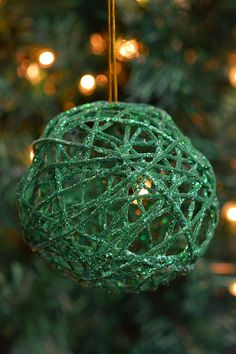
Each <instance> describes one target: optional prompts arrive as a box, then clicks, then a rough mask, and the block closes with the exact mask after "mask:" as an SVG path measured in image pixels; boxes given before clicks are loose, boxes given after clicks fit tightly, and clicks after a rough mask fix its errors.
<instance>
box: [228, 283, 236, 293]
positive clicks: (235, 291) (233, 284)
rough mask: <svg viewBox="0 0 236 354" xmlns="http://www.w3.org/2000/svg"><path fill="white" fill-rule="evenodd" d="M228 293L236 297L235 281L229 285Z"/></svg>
mask: <svg viewBox="0 0 236 354" xmlns="http://www.w3.org/2000/svg"><path fill="white" fill-rule="evenodd" d="M229 292H230V294H231V295H233V296H236V281H233V282H232V283H230V284H229Z"/></svg>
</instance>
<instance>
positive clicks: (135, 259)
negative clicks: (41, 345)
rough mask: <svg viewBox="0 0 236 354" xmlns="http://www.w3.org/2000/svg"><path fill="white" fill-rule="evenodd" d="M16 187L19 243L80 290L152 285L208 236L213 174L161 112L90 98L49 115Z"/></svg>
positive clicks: (213, 215)
mask: <svg viewBox="0 0 236 354" xmlns="http://www.w3.org/2000/svg"><path fill="white" fill-rule="evenodd" d="M34 151H35V157H34V160H33V163H32V165H31V167H30V168H29V170H28V171H27V173H26V175H25V176H24V177H23V179H22V181H21V183H20V186H19V210H20V218H21V221H22V225H23V231H24V237H25V240H26V242H27V243H28V244H29V245H30V246H31V247H32V249H33V250H35V251H37V252H39V253H40V255H41V256H42V257H43V258H45V260H46V261H47V262H49V263H50V264H51V265H53V266H54V267H55V268H56V269H58V270H59V271H61V272H63V273H64V274H66V275H69V276H71V277H72V278H73V279H75V280H77V281H79V282H80V283H81V284H82V285H83V286H97V287H102V288H106V289H108V290H125V291H143V290H148V289H155V288H156V287H157V286H158V285H159V284H161V283H165V282H168V281H170V280H171V279H172V278H174V277H175V276H176V275H178V274H183V273H186V272H188V271H189V270H190V269H191V268H192V267H193V265H194V262H195V261H196V259H197V257H199V256H201V255H202V254H203V253H204V252H205V250H206V248H207V246H208V244H209V242H210V240H211V238H212V236H213V233H214V229H215V227H216V224H217V218H218V202H217V198H216V192H215V177H214V173H213V171H212V168H211V165H210V163H209V162H208V160H207V159H206V158H205V157H204V156H203V155H202V154H201V153H200V152H198V151H197V150H196V149H195V148H194V147H193V146H192V144H191V142H190V141H189V139H188V138H186V137H185V136H184V135H183V134H182V133H181V132H180V131H179V129H178V128H177V127H176V125H175V124H174V122H173V121H172V119H171V117H170V116H169V115H168V114H167V113H165V112H164V111H162V110H160V109H157V108H155V107H153V106H150V105H144V104H131V103H112V104H108V103H107V102H95V103H92V104H85V105H82V106H79V107H77V108H73V109H71V110H69V111H67V112H64V113H62V114H60V115H59V116H57V117H56V118H54V119H53V120H51V121H50V122H49V124H48V125H47V127H46V129H45V131H44V133H43V135H42V137H41V138H40V139H39V140H37V141H35V142H34Z"/></svg>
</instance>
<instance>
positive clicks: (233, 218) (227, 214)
mask: <svg viewBox="0 0 236 354" xmlns="http://www.w3.org/2000/svg"><path fill="white" fill-rule="evenodd" d="M222 215H223V217H224V218H225V219H227V220H228V221H230V222H236V202H228V203H225V204H224V206H223V208H222Z"/></svg>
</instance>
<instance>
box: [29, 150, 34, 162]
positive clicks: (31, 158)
mask: <svg viewBox="0 0 236 354" xmlns="http://www.w3.org/2000/svg"><path fill="white" fill-rule="evenodd" d="M33 159H34V151H33V150H32V149H31V150H30V161H31V162H32V161H33Z"/></svg>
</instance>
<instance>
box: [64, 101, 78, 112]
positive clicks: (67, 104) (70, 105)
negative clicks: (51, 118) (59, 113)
mask: <svg viewBox="0 0 236 354" xmlns="http://www.w3.org/2000/svg"><path fill="white" fill-rule="evenodd" d="M73 107H75V104H74V102H72V101H65V102H64V103H63V108H64V110H65V111H68V109H71V108H73Z"/></svg>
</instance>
